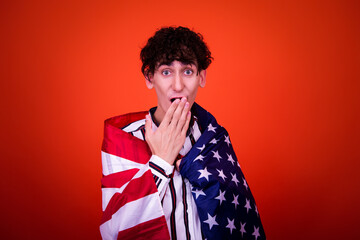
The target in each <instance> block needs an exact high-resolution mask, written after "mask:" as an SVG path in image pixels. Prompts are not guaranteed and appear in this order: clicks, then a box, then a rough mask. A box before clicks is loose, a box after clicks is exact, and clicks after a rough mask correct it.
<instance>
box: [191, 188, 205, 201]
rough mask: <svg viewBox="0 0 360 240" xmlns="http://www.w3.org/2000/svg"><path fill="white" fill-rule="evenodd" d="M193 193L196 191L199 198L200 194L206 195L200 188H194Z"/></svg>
mask: <svg viewBox="0 0 360 240" xmlns="http://www.w3.org/2000/svg"><path fill="white" fill-rule="evenodd" d="M192 192H193V193H195V195H196V196H195V199H197V198H198V197H199V196H200V195H203V196H206V194H205V193H204V192H203V191H202V190H199V189H195V190H192Z"/></svg>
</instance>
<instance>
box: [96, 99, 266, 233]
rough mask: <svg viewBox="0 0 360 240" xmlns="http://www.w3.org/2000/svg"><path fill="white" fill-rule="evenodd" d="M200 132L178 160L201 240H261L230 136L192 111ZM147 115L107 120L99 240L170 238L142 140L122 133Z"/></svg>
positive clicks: (203, 114)
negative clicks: (196, 118)
mask: <svg viewBox="0 0 360 240" xmlns="http://www.w3.org/2000/svg"><path fill="white" fill-rule="evenodd" d="M193 109H195V110H194V112H196V115H197V117H198V121H199V124H200V126H201V128H202V129H203V133H202V135H201V136H200V138H199V139H198V141H197V142H196V143H195V145H194V146H193V147H192V149H191V150H190V151H189V153H188V154H187V155H186V156H185V157H184V158H183V159H182V161H181V166H180V169H181V170H180V173H181V174H182V175H183V176H184V177H185V178H188V179H189V181H190V182H191V184H192V186H193V191H192V193H193V197H194V199H195V201H196V205H197V209H198V213H199V217H200V220H201V228H202V232H203V235H204V238H205V239H253V240H260V239H265V233H264V229H263V227H262V224H261V221H260V217H259V213H258V210H257V207H256V204H255V201H254V198H253V197H252V194H251V192H250V189H249V186H248V184H247V182H246V180H245V178H244V175H243V174H242V171H241V169H240V166H239V164H238V161H237V158H236V156H235V153H234V150H233V148H232V145H231V142H230V139H229V135H228V133H227V132H226V130H225V129H224V128H223V127H221V126H220V125H219V124H217V122H216V120H215V118H214V117H213V116H212V115H211V114H210V113H208V112H207V111H206V110H204V109H203V108H201V107H200V106H199V105H197V104H196V103H195V104H194V106H193ZM146 114H147V112H140V113H132V114H126V115H122V116H118V117H113V118H110V119H108V120H106V121H105V129H104V141H103V146H102V166H103V178H102V193H103V194H102V196H103V218H102V221H101V226H100V231H101V235H102V238H103V239H170V236H169V231H168V229H167V225H166V220H165V217H164V213H163V210H162V206H161V200H160V198H159V194H158V193H157V188H156V185H155V182H154V179H153V175H152V173H151V170H150V169H149V163H148V161H149V159H150V157H151V151H150V149H149V147H148V145H147V144H146V142H145V141H143V140H140V139H138V138H136V137H134V136H132V135H131V134H128V133H126V132H124V131H122V130H121V128H122V127H124V126H126V125H127V124H129V123H131V122H134V121H137V120H140V119H144V118H145V115H146Z"/></svg>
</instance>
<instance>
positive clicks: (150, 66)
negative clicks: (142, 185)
mask: <svg viewBox="0 0 360 240" xmlns="http://www.w3.org/2000/svg"><path fill="white" fill-rule="evenodd" d="M140 59H141V61H142V67H141V71H142V73H143V74H144V76H145V77H149V76H150V75H153V74H154V72H155V69H156V68H157V67H158V66H160V65H163V64H166V65H169V64H171V62H173V61H175V60H177V61H179V62H182V63H185V64H194V65H196V66H197V69H198V72H200V71H201V70H205V69H207V67H208V66H209V65H210V63H211V61H212V60H213V57H211V52H210V51H209V49H208V47H207V46H206V43H205V42H204V41H203V36H202V35H201V34H200V33H195V32H193V31H191V30H190V29H189V28H186V27H181V26H179V27H164V28H161V29H160V30H158V31H156V32H155V34H154V36H152V37H151V38H149V40H148V42H147V44H146V45H145V47H144V48H143V49H141V52H140Z"/></svg>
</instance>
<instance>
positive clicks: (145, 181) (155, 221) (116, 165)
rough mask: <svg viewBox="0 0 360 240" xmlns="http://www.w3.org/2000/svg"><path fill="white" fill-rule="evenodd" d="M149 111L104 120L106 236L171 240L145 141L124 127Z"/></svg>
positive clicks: (103, 232)
mask: <svg viewBox="0 0 360 240" xmlns="http://www.w3.org/2000/svg"><path fill="white" fill-rule="evenodd" d="M145 114H147V112H139V113H132V114H126V115H122V116H118V117H113V118H110V119H108V120H106V121H105V128H104V140H103V145H102V152H101V157H102V167H103V178H102V180H101V183H102V196H103V199H102V202H103V207H102V208H103V217H102V219H101V225H100V232H101V236H102V238H103V239H170V236H169V231H168V228H167V225H166V220H165V217H164V213H163V210H162V206H161V202H160V198H159V194H158V192H157V188H156V185H155V182H154V179H153V175H152V173H151V170H150V168H149V165H148V161H149V159H150V157H151V151H150V149H149V147H148V145H147V144H146V142H145V141H142V140H140V139H138V138H136V137H134V136H132V135H131V134H128V133H126V132H124V131H122V130H121V128H122V127H124V126H126V125H127V124H129V123H131V122H134V121H137V120H140V119H144V118H145Z"/></svg>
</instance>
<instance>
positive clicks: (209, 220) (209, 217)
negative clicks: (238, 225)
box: [204, 213, 219, 230]
mask: <svg viewBox="0 0 360 240" xmlns="http://www.w3.org/2000/svg"><path fill="white" fill-rule="evenodd" d="M215 218H216V215H215V216H214V217H212V216H211V215H210V214H209V213H208V219H207V220H206V221H204V223H207V224H209V228H210V230H211V228H212V227H213V226H214V225H219V224H218V223H217V222H216V221H215Z"/></svg>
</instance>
